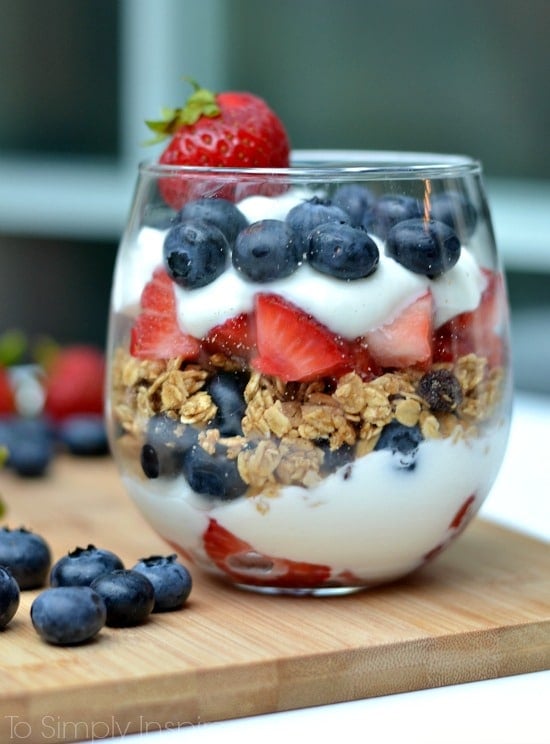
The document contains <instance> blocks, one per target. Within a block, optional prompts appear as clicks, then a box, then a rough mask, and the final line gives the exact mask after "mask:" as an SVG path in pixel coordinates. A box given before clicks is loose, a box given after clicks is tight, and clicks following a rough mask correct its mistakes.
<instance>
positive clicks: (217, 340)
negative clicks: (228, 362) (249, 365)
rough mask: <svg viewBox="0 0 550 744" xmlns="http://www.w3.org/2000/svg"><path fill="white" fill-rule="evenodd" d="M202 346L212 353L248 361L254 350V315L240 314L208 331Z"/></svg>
mask: <svg viewBox="0 0 550 744" xmlns="http://www.w3.org/2000/svg"><path fill="white" fill-rule="evenodd" d="M204 345H205V346H206V348H207V349H209V350H210V351H212V352H216V351H219V352H222V353H223V354H225V355H226V356H228V357H239V358H244V359H248V357H249V356H250V352H251V351H253V350H254V349H255V348H256V325H255V318H254V314H253V313H251V314H248V313H241V314H240V315H235V316H234V317H233V318H229V319H228V320H226V321H225V322H224V323H221V324H220V325H217V326H214V328H211V329H210V330H209V331H208V334H207V335H206V337H205V339H204Z"/></svg>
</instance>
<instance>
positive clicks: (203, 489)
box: [182, 444, 247, 501]
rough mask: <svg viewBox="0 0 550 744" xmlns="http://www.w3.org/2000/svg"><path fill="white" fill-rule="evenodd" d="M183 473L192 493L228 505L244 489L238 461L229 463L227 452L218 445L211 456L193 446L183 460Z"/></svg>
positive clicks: (200, 447) (196, 445) (199, 446)
mask: <svg viewBox="0 0 550 744" xmlns="http://www.w3.org/2000/svg"><path fill="white" fill-rule="evenodd" d="M182 472H183V475H184V476H185V478H186V480H187V482H188V483H189V485H190V486H191V488H192V489H193V491H195V492H196V493H198V494H200V495H201V496H209V497H211V498H215V499H220V500H221V501H231V500H233V499H236V498H238V497H239V496H242V495H243V494H244V493H245V491H246V489H247V484H246V483H245V482H244V481H243V479H242V478H241V476H240V474H239V469H238V466H237V460H236V459H229V458H228V457H227V450H226V448H225V447H223V446H221V445H216V446H215V447H214V451H213V452H212V453H210V452H207V450H206V449H204V448H203V447H202V446H201V445H200V444H195V445H194V446H193V447H191V449H189V450H188V452H186V454H185V456H184V458H183V462H182Z"/></svg>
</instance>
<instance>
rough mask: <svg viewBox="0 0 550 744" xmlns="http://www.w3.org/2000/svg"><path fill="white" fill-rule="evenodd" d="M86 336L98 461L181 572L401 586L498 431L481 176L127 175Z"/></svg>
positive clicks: (506, 411) (455, 529) (408, 169)
mask: <svg viewBox="0 0 550 744" xmlns="http://www.w3.org/2000/svg"><path fill="white" fill-rule="evenodd" d="M108 347H109V348H108V364H109V375H108V394H107V399H108V405H107V419H108V428H109V435H110V441H111V447H112V452H113V455H114V458H115V460H116V463H117V465H118V468H119V470H120V474H121V477H122V479H123V481H124V484H125V486H126V488H127V490H128V492H129V494H130V495H131V497H132V499H133V501H134V502H135V504H136V505H137V507H138V508H139V509H140V510H141V512H142V513H143V514H144V516H145V517H146V519H147V520H148V521H149V523H150V524H151V525H152V526H153V527H154V528H155V530H157V532H158V533H159V534H160V535H161V536H162V537H163V538H165V539H166V541H167V542H168V543H170V544H171V545H172V546H173V547H174V548H175V549H176V550H177V551H179V553H181V554H182V555H183V556H184V557H185V558H186V559H188V560H189V561H191V562H193V563H194V564H195V565H196V566H198V567H200V569H202V570H204V571H205V572H207V573H210V574H213V575H215V576H218V577H222V578H223V579H225V580H226V581H228V582H230V583H232V584H233V585H236V586H239V587H242V588H248V589H253V590H256V591H260V592H265V593H273V594H281V593H283V594H284V593H287V594H315V595H330V594H345V593H348V592H352V591H356V590H358V589H361V588H365V587H369V586H374V585H378V584H380V583H383V582H389V581H392V580H395V579H397V578H399V577H402V576H404V575H406V574H408V573H410V572H412V571H414V570H416V569H418V568H420V567H422V566H423V565H425V564H426V563H427V562H428V561H430V560H432V559H433V558H434V557H435V556H437V555H439V554H440V553H441V552H442V551H443V550H444V549H445V548H446V547H447V546H448V545H449V544H450V543H451V542H452V541H453V540H454V539H455V538H456V537H457V536H458V535H459V534H460V533H461V532H462V531H463V529H464V528H465V527H466V525H467V524H468V523H469V522H470V520H471V519H472V517H473V516H474V515H475V514H476V512H477V511H478V509H479V507H480V505H481V504H482V502H483V500H484V499H485V497H486V496H487V494H488V492H489V490H490V488H491V486H492V483H493V481H494V479H495V477H496V474H497V472H498V469H499V467H500V464H501V461H502V458H503V454H504V450H505V446H506V442H507V436H508V429H509V422H510V408H511V406H510V401H511V390H512V384H511V375H510V361H509V343H508V312H507V299H506V290H505V285H504V280H503V274H502V270H501V266H500V263H499V259H498V257H497V251H496V247H495V242H494V238H493V232H492V228H491V221H490V215H489V210H488V206H487V201H486V198H485V195H484V191H483V185H482V174H481V166H480V164H479V163H478V162H476V161H475V160H472V159H470V158H467V157H462V156H455V155H453V156H449V155H431V154H418V153H384V152H378V153H375V152H349V151H336V152H332V151H330V152H326V151H320V152H317V151H303V152H299V153H298V152H297V153H295V156H294V158H293V161H292V165H291V167H289V168H286V169H250V168H244V169H238V168H206V167H203V168H201V167H197V168H190V167H171V166H161V165H159V164H156V163H149V164H143V165H141V166H140V168H139V178H138V181H137V188H136V191H135V196H134V200H133V206H132V209H131V213H130V216H129V220H128V224H127V229H126V231H125V233H124V236H123V238H122V241H121V245H120V250H119V254H118V258H117V262H116V267H115V274H114V281H113V291H112V306H111V311H110V328H109V341H108Z"/></svg>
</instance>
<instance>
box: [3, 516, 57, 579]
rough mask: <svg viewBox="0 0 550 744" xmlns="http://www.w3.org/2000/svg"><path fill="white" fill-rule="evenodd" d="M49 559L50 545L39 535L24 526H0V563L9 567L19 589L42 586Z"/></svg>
mask: <svg viewBox="0 0 550 744" xmlns="http://www.w3.org/2000/svg"><path fill="white" fill-rule="evenodd" d="M51 560H52V557H51V551H50V547H49V545H48V544H47V543H46V541H45V540H44V538H43V537H41V536H40V535H37V534H36V533H34V532H31V531H30V530H27V529H25V528H24V527H18V528H17V529H13V530H12V529H10V528H9V527H2V528H0V565H1V566H6V567H7V568H9V570H10V571H11V573H12V574H13V577H14V578H15V580H16V581H17V583H18V584H19V588H20V589H36V588H38V587H40V586H43V585H44V584H45V582H46V578H47V576H48V571H49V570H50V566H51Z"/></svg>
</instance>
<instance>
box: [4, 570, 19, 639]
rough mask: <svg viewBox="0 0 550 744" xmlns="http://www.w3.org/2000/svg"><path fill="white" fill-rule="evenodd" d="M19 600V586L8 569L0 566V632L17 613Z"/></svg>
mask: <svg viewBox="0 0 550 744" xmlns="http://www.w3.org/2000/svg"><path fill="white" fill-rule="evenodd" d="M19 600H20V591H19V584H18V583H17V581H16V580H15V577H14V576H13V574H12V572H11V571H10V570H9V569H8V568H6V567H5V566H0V630H3V629H4V628H5V627H6V625H7V624H8V623H9V622H10V620H11V619H12V618H13V616H14V615H15V613H16V612H17V608H18V607H19Z"/></svg>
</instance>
